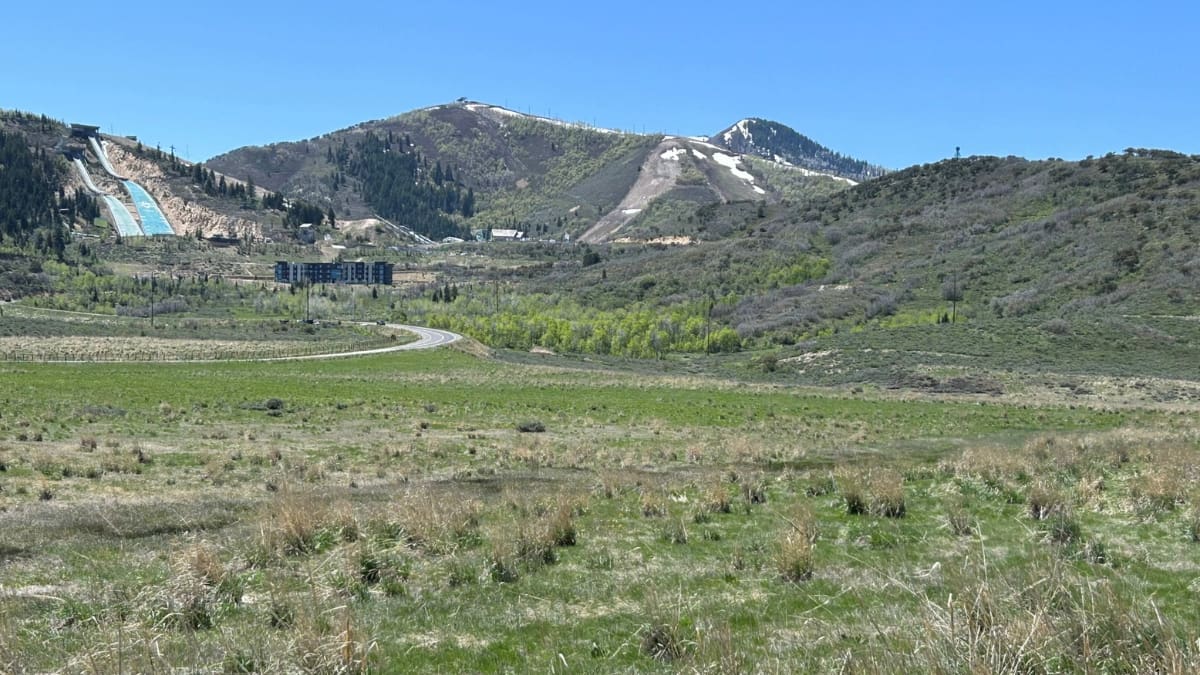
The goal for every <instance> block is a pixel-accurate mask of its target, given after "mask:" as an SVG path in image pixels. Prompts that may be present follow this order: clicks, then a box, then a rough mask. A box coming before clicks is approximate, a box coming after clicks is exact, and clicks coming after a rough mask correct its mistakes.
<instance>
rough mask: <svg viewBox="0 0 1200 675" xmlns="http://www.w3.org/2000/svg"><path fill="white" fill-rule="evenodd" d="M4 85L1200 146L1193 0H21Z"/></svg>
mask: <svg viewBox="0 0 1200 675" xmlns="http://www.w3.org/2000/svg"><path fill="white" fill-rule="evenodd" d="M0 16H3V25H4V26H5V27H6V28H7V29H8V30H6V31H4V32H5V37H6V39H5V40H4V41H0V64H3V65H0V108H7V109H13V108H16V109H21V110H28V111H32V112H37V113H45V114H47V115H50V116H52V117H56V118H59V119H64V120H67V121H70V122H84V123H92V124H99V125H101V126H102V127H103V129H104V131H106V132H112V133H119V134H136V135H138V136H139V137H140V138H141V139H142V140H143V141H145V142H148V143H150V144H156V143H157V144H161V145H162V146H163V147H164V149H165V148H166V147H167V146H169V145H172V144H173V145H174V146H175V147H176V150H177V152H179V154H181V155H184V156H186V157H188V158H190V159H201V160H202V159H206V158H208V157H210V156H212V155H215V154H219V153H221V152H224V151H227V150H231V149H233V148H236V147H239V146H242V145H248V144H265V143H270V142H274V141H284V140H296V139H302V138H308V137H311V136H316V135H319V134H321V133H324V132H327V131H332V130H335V129H339V128H342V127H346V126H349V125H352V124H354V123H356V122H360V121H363V120H368V119H376V118H381V117H388V116H391V115H395V114H399V113H402V112H405V111H408V110H411V109H413V108H419V107H424V106H427V105H433V104H437V103H443V102H447V101H450V100H453V99H455V98H458V97H459V96H466V97H468V98H471V99H475V100H480V101H486V102H489V103H495V104H500V105H507V106H508V107H510V108H513V109H516V110H522V111H529V112H534V113H537V114H541V115H547V114H549V115H552V116H554V117H561V118H563V119H567V120H572V121H586V122H589V123H593V124H597V125H600V126H607V127H616V128H621V129H629V130H637V131H663V132H667V133H678V134H689V135H691V134H711V133H715V132H717V131H719V130H721V129H722V128H724V127H726V126H728V125H730V124H732V123H733V122H736V121H737V120H739V119H741V118H743V117H751V116H753V117H765V118H769V119H774V120H778V121H780V122H783V123H785V124H787V125H789V126H791V127H793V128H795V129H796V130H798V131H799V132H801V133H803V134H806V135H808V136H810V137H812V138H813V139H814V140H816V141H818V142H820V143H823V144H825V145H827V146H829V147H831V148H833V149H834V150H837V151H839V152H842V153H844V154H848V155H852V156H855V157H859V158H862V159H866V160H869V161H872V162H876V163H879V164H883V165H885V166H888V167H891V168H900V167H904V166H908V165H911V164H916V163H922V162H930V161H936V160H938V159H941V158H943V157H947V156H950V155H952V154H953V153H954V148H955V146H962V148H963V152H964V154H995V155H1021V156H1026V157H1030V158H1044V157H1064V158H1068V159H1077V158H1082V157H1084V156H1086V155H1089V154H1095V155H1101V154H1103V153H1105V152H1109V151H1115V152H1119V151H1121V150H1123V149H1124V148H1126V147H1131V146H1132V147H1159V148H1171V149H1175V150H1180V151H1183V152H1188V153H1200V131H1198V130H1197V121H1198V120H1200V56H1198V52H1197V49H1196V47H1195V44H1196V40H1197V30H1198V29H1200V5H1198V4H1196V3H1187V2H1153V1H1150V2H1142V3H1132V2H1130V3H1124V2H1122V3H1117V2H1105V1H1103V0H1097V1H1093V2H1074V1H1071V2H1052V1H1051V0H1044V1H1043V2H1025V1H1024V0H1018V1H1013V2H988V3H972V2H954V3H951V2H923V1H921V0H913V1H910V2H905V3H898V2H872V1H863V2H856V3H837V2H829V1H828V0H826V1H825V2H820V3H806V2H775V1H774V0H768V1H765V2H758V3H708V2H689V3H675V2H659V3H654V2H646V1H645V0H643V1H642V2H626V1H624V0H621V1H614V2H604V3H594V4H584V3H547V2H523V3H494V2H489V3H476V2H460V3H454V4H450V3H404V2H400V3H384V2H378V3H374V2H362V1H360V0H343V1H341V2H336V3H333V2H329V3H308V2H293V3H278V4H275V3H269V4H259V3H254V2H241V3H231V2H224V1H223V0H217V1H215V2H207V3H205V2H188V3H174V2H145V1H144V0H132V1H123V2H119V3H117V2H113V3H105V2H101V3H95V2H89V3H78V2H74V1H73V0H69V1H67V2H59V3H44V2H43V3H27V2H20V3H9V4H8V6H6V7H5V9H4V10H3V12H2V13H0Z"/></svg>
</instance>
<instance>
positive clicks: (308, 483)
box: [0, 350, 1200, 672]
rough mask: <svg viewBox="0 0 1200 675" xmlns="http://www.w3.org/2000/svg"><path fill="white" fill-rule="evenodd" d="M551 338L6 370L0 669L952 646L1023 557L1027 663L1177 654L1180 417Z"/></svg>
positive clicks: (896, 656)
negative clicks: (750, 369)
mask: <svg viewBox="0 0 1200 675" xmlns="http://www.w3.org/2000/svg"><path fill="white" fill-rule="evenodd" d="M559 363H560V365H559V366H550V365H529V364H521V363H505V362H502V361H497V360H488V359H479V358H476V357H473V356H469V355H467V354H465V353H462V352H459V351H456V350H438V351H434V352H428V353H419V354H417V353H408V354H391V355H384V356H378V357H370V358H362V359H353V360H343V361H328V362H311V363H309V362H301V363H276V364H268V363H224V364H179V365H169V364H161V365H154V364H121V365H115V364H80V365H54V364H47V365H14V364H5V365H0V380H2V381H3V382H4V384H5V387H4V391H3V392H2V393H0V411H3V412H2V413H0V465H3V467H4V470H3V471H2V472H0V574H2V575H3V579H4V582H3V583H4V588H5V592H4V593H5V594H4V595H0V638H2V639H0V668H3V669H13V668H18V664H19V668H20V669H31V670H64V669H65V670H82V671H84V672H111V671H114V670H116V669H119V668H124V669H126V670H131V671H153V670H162V669H165V668H167V667H168V666H189V667H199V668H202V669H204V668H207V669H216V670H222V669H224V670H231V669H235V666H239V665H240V666H249V665H253V666H254V667H255V668H256V669H258V670H259V671H262V672H270V671H278V670H302V671H306V672H330V671H342V672H347V671H350V672H352V671H355V670H362V669H364V668H366V669H369V670H371V671H372V672H375V671H385V672H386V671H388V670H392V669H395V668H397V667H403V668H405V669H414V670H440V671H463V670H468V671H487V672H493V671H506V670H523V669H528V668H529V667H530V664H532V665H533V666H534V667H539V668H546V669H551V668H561V667H562V664H563V662H564V661H565V662H566V663H567V666H568V668H570V669H574V670H583V671H588V672H612V671H614V670H636V671H668V672H669V671H676V670H679V669H681V668H682V669H689V670H690V669H696V670H700V671H722V672H729V671H737V670H739V669H740V670H745V669H753V668H756V667H757V668H764V669H767V670H789V671H795V670H810V671H818V670H828V669H829V668H831V667H835V666H836V664H838V663H842V662H843V661H844V660H845V659H850V660H851V661H852V662H853V663H854V664H856V668H859V669H861V670H866V671H881V672H886V671H895V670H909V669H914V668H916V669H934V670H936V669H937V667H934V666H936V664H938V663H941V664H943V665H942V666H939V667H942V668H943V670H945V671H954V670H962V669H965V668H966V667H967V664H969V663H970V662H971V661H970V659H971V658H976V657H977V658H980V659H984V658H988V657H989V655H991V656H994V655H995V654H994V653H993V652H995V653H1001V652H1002V651H1003V649H1008V650H1010V652H1011V651H1015V650H1016V649H1017V647H1019V645H1020V642H1019V640H1018V641H1017V642H1016V643H1015V644H1014V643H1013V640H1014V639H1015V638H1011V636H1006V635H1005V634H1001V633H996V632H993V633H986V634H985V635H986V637H987V638H988V639H989V640H991V641H992V642H990V643H988V644H990V645H992V648H993V650H992V652H987V651H985V650H983V646H982V645H981V644H976V645H974V646H971V645H964V644H959V643H957V642H954V640H956V639H957V638H954V637H953V636H950V635H949V633H948V632H946V631H943V630H942V628H941V626H942V624H943V623H944V620H945V618H946V612H948V611H950V609H949V608H951V607H956V608H957V609H955V610H954V611H966V610H965V609H964V608H963V607H962V606H961V605H954V603H955V602H960V603H961V602H967V600H952V599H962V598H970V597H973V596H971V592H972V589H973V588H976V586H973V584H978V582H979V579H980V578H986V579H988V580H989V583H991V584H992V585H991V586H989V587H988V589H989V592H992V593H994V594H995V596H994V602H995V604H994V606H992V607H991V609H990V610H989V611H992V612H994V613H995V615H996V616H997V617H998V618H997V621H998V622H999V623H1005V624H1006V625H1007V624H1014V622H1019V621H1021V620H1022V619H1021V618H1020V617H1022V616H1027V614H1026V613H1025V609H1024V607H1025V606H1024V605H1021V604H1020V603H1019V602H1018V600H1016V599H1015V598H1016V596H1014V593H1017V591H1016V590H1013V589H1022V588H1026V585H1025V584H1026V581H1025V580H1026V579H1027V578H1034V577H1036V578H1042V579H1045V580H1046V581H1045V582H1044V585H1035V587H1034V588H1035V591H1036V593H1035V596H1033V597H1030V598H1029V599H1028V602H1031V603H1034V606H1039V605H1038V603H1043V604H1044V606H1045V609H1046V611H1045V614H1044V617H1045V619H1046V621H1047V622H1048V623H1047V625H1048V626H1053V628H1054V629H1053V630H1050V629H1047V631H1046V632H1044V633H1038V634H1037V642H1036V643H1035V644H1036V645H1037V646H1038V651H1037V652H1036V654H1033V655H1032V656H1030V658H1036V659H1042V660H1041V661H1037V663H1042V664H1043V666H1044V667H1045V668H1046V669H1049V670H1054V669H1056V668H1055V667H1053V666H1052V665H1048V664H1053V663H1071V662H1078V661H1077V659H1078V658H1079V652H1077V651H1073V650H1076V649H1077V648H1078V645H1077V644H1075V643H1073V642H1071V641H1070V639H1068V637H1067V634H1068V633H1069V632H1071V631H1076V632H1079V631H1083V633H1086V634H1088V635H1089V636H1092V637H1093V638H1094V639H1095V640H1096V644H1109V643H1111V644H1120V645H1121V647H1120V650H1119V653H1118V654H1117V657H1119V658H1117V660H1116V661H1113V662H1112V663H1114V664H1120V663H1127V662H1131V661H1130V659H1133V660H1135V661H1136V663H1137V664H1138V666H1139V667H1141V668H1145V667H1151V665H1152V660H1153V658H1155V657H1156V655H1157V654H1160V653H1166V652H1165V651H1163V650H1165V649H1168V648H1170V649H1176V650H1177V651H1178V652H1179V653H1180V654H1182V655H1183V657H1184V658H1185V659H1191V660H1190V661H1185V663H1191V664H1193V665H1194V664H1195V663H1196V654H1195V651H1194V647H1192V646H1189V645H1191V644H1192V643H1191V642H1188V640H1190V639H1193V638H1194V637H1195V636H1194V635H1190V634H1189V633H1188V630H1189V629H1188V627H1189V626H1192V627H1194V626H1195V625H1198V624H1197V618H1198V617H1197V615H1196V610H1195V608H1194V603H1191V602H1189V601H1188V598H1189V595H1188V594H1189V591H1188V590H1187V589H1188V584H1189V583H1191V579H1193V578H1194V576H1195V569H1194V565H1193V564H1191V563H1189V562H1187V561H1189V560H1191V559H1193V558H1194V553H1195V544H1194V543H1193V542H1192V541H1191V538H1190V537H1189V536H1188V534H1187V531H1188V529H1187V528H1188V523H1189V522H1190V520H1189V519H1190V518H1191V511H1190V509H1189V507H1188V506H1187V505H1186V504H1181V505H1179V506H1178V507H1177V508H1171V509H1166V508H1164V507H1162V506H1161V505H1162V504H1164V503H1165V502H1164V501H1163V500H1162V499H1161V498H1157V497H1154V495H1159V494H1174V492H1172V490H1176V489H1177V488H1174V487H1172V486H1173V485H1176V483H1172V482H1170V480H1168V479H1169V478H1170V477H1171V476H1175V475H1180V476H1194V475H1195V472H1196V471H1197V467H1196V464H1195V457H1196V450H1197V449H1200V448H1197V445H1196V429H1195V426H1194V424H1189V423H1187V419H1188V418H1181V417H1179V416H1178V415H1176V414H1174V413H1172V412H1169V411H1166V410H1163V411H1159V410H1156V409H1151V408H1143V409H1132V408H1130V409H1119V410H1105V409H1099V408H1096V409H1092V408H1087V407H1081V406H1075V407H1070V406H1058V405H1030V404H1029V403H1028V402H1022V401H1010V400H1008V399H1003V398H1002V399H998V400H993V401H986V402H984V401H978V400H973V399H961V400H960V399H955V398H952V397H951V398H947V399H945V400H932V399H913V400H907V399H904V398H899V397H891V396H886V395H879V394H875V395H870V396H867V395H864V396H846V395H839V394H836V393H835V392H831V391H821V390H813V389H796V388H785V387H779V386H775V385H768V384H747V383H739V382H736V381H726V380H720V379H712V378H703V377H695V376H678V375H658V376H656V375H650V374H647V373H646V372H641V373H637V376H636V377H633V375H634V373H632V372H630V371H627V370H619V369H615V368H597V367H595V364H591V365H590V366H589V367H587V368H575V367H570V366H571V364H570V362H566V361H562V362H559ZM580 365H588V364H580ZM273 399H277V401H273ZM530 420H536V421H540V422H542V423H543V424H544V426H545V428H546V431H545V432H543V433H522V432H520V431H518V430H517V426H518V425H519V424H521V423H524V422H528V421H530ZM35 436H36V437H38V438H40V440H36V439H35ZM1121 458H1125V459H1124V460H1122V459H1121ZM885 468H890V469H891V471H890V472H888V471H883V469H885ZM831 476H832V477H831ZM1151 476H1158V477H1159V478H1155V479H1154V480H1153V481H1151V480H1150V478H1148V477H1151ZM833 477H836V480H834V478H833ZM847 480H857V481H859V482H861V483H862V484H863V485H865V486H866V488H865V490H866V499H867V501H868V502H869V503H875V502H873V501H872V500H874V499H876V498H877V497H879V496H881V495H885V494H894V490H895V489H897V488H899V489H900V490H901V492H900V494H901V495H902V498H903V500H904V505H905V508H904V515H903V517H886V516H885V515H883V514H884V513H885V511H884V510H880V509H868V512H867V513H866V514H863V515H850V514H848V513H847V511H846V508H845V500H844V495H843V494H842V492H841V491H842V490H845V489H846V487H845V486H848V485H850V483H847V482H846V481H847ZM1096 480H1100V481H1101V484H1102V486H1103V488H1102V489H1094V488H1086V489H1085V487H1083V486H1085V485H1093V484H1095V482H1096ZM1039 481H1040V482H1039ZM1035 483H1036V484H1037V485H1042V484H1046V485H1049V486H1051V487H1053V488H1054V489H1055V490H1058V491H1060V493H1061V494H1063V495H1065V496H1066V499H1067V502H1066V503H1068V504H1069V505H1070V506H1071V509H1072V510H1071V516H1072V517H1073V518H1074V519H1075V521H1076V522H1077V523H1078V526H1079V532H1080V533H1081V534H1080V536H1079V538H1078V540H1076V541H1074V542H1072V543H1069V544H1047V541H1048V540H1047V537H1048V536H1049V534H1048V532H1049V530H1048V529H1047V528H1048V527H1049V525H1048V524H1047V523H1048V522H1049V521H1034V520H1032V519H1031V518H1030V517H1029V516H1028V507H1027V505H1026V504H1025V503H1024V501H1025V499H1026V498H1027V496H1028V494H1029V493H1030V490H1032V489H1033V488H1034V487H1035ZM1182 485H1184V486H1186V485H1187V483H1182ZM888 490H892V491H893V492H891V493H889V492H888ZM47 494H48V495H49V498H48V499H46V498H43V496H44V495H47ZM1183 494H1184V498H1185V499H1187V498H1191V497H1188V495H1189V494H1190V493H1188V492H1187V490H1186V487H1185V488H1184V491H1183ZM747 495H754V496H755V499H754V500H750V499H748V497H747ZM892 498H893V499H894V497H892ZM648 503H649V504H655V505H657V506H656V507H655V509H653V510H647V508H646V504H648ZM714 505H715V506H714ZM1156 505H1158V506H1156ZM951 512H962V513H964V514H965V517H966V518H967V519H968V520H969V522H970V525H971V527H970V533H969V534H965V535H964V534H961V533H958V532H955V531H954V529H953V528H951V527H950V526H949V524H948V523H949V520H948V516H949V514H950V513H951ZM646 513H650V515H646ZM891 513H892V514H893V515H896V512H894V511H892V512H891ZM798 524H805V525H804V529H803V530H800V531H803V532H806V533H815V535H814V538H813V540H812V541H813V543H812V545H811V562H812V576H811V578H809V579H807V580H805V579H802V578H801V579H798V580H794V581H789V580H787V579H784V578H782V577H781V565H783V563H782V562H781V561H780V556H781V555H783V549H782V548H781V547H782V546H783V542H785V541H786V540H787V538H788V537H789V536H791V535H792V533H793V531H794V530H793V528H795V527H797V526H798ZM564 532H573V533H574V536H573V537H568V536H565V535H564V534H563V533H564ZM805 536H808V535H807V534H806V535H805ZM554 542H557V543H558V544H560V545H557V546H555V545H554ZM572 542H573V544H572ZM1096 542H1099V544H1097V543H1096ZM1101 547H1102V548H1101ZM1098 550H1102V551H1103V553H1104V555H1103V556H1098V555H1097V553H1096V551H1098ZM1089 556H1090V557H1089ZM982 570H986V574H982V575H981V571H982ZM1089 589H1091V590H1089ZM1097 589H1099V590H1097ZM1105 593H1108V595H1104V594H1105ZM1088 594H1091V595H1088ZM1147 598H1153V599H1154V603H1155V604H1154V605H1153V606H1151V605H1150V604H1149V602H1148V600H1147ZM948 603H949V604H948ZM1087 603H1102V604H1103V607H1105V608H1106V609H1105V612H1106V613H1105V614H1103V615H1102V614H1099V613H1097V614H1094V615H1092V616H1090V618H1089V616H1087V615H1086V613H1085V612H1084V610H1087V609H1088V608H1089V607H1091V606H1092V605H1089V604H1087ZM1096 606H1100V605H1096ZM1156 608H1157V611H1159V612H1160V613H1161V614H1162V616H1163V621H1164V623H1163V624H1161V625H1159V624H1156V623H1155V620H1154V619H1153V616H1154V614H1153V612H1154V611H1155V609H1156ZM968 609H969V608H968ZM1105 617H1113V618H1111V619H1109V618H1105ZM1106 621H1107V623H1105V622H1106ZM1122 622H1123V623H1122ZM1014 625H1015V624H1014ZM1148 630H1154V631H1157V633H1155V634H1156V635H1157V636H1158V637H1156V638H1155V639H1156V640H1159V641H1160V642H1158V643H1157V644H1159V647H1158V648H1156V649H1150V648H1148V647H1146V646H1145V645H1144V644H1139V643H1137V642H1136V640H1133V637H1136V636H1137V635H1142V634H1143V633H1142V632H1139V631H1148ZM981 635H984V634H981ZM1131 636H1133V637H1131ZM1122 640H1124V642H1122ZM155 644H157V645H158V647H157V648H155V647H154V646H153V645H155ZM1002 648H1003V649H1002ZM972 650H974V651H972ZM159 653H161V654H162V656H158V655H157V654H159ZM1005 653H1007V652H1005ZM656 654H657V656H656ZM939 659H940V660H939ZM1056 659H1057V660H1056ZM1071 659H1076V661H1071ZM1121 659H1124V660H1121ZM1117 667H1118V666H1116V665H1114V666H1113V668H1117ZM1135 669H1137V668H1135Z"/></svg>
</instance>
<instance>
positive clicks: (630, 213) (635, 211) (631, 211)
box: [621, 209, 642, 216]
mask: <svg viewBox="0 0 1200 675" xmlns="http://www.w3.org/2000/svg"><path fill="white" fill-rule="evenodd" d="M641 212H642V210H641V209H621V213H624V214H625V215H627V216H635V215H637V214H639V213H641Z"/></svg>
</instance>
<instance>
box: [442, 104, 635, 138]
mask: <svg viewBox="0 0 1200 675" xmlns="http://www.w3.org/2000/svg"><path fill="white" fill-rule="evenodd" d="M463 107H464V108H466V109H467V110H470V111H471V112H481V111H482V112H492V113H496V114H498V115H504V116H505V117H520V118H525V119H530V120H537V121H539V122H545V123H547V124H553V125H555V126H559V127H567V128H569V129H587V130H589V131H595V132H598V133H602V134H621V133H624V132H622V131H618V130H616V129H605V128H604V127H594V126H592V125H590V124H583V123H581V122H565V121H563V120H558V119H554V118H553V117H542V116H541V115H530V114H527V113H523V112H517V111H516V110H509V109H508V108H501V107H500V106H498V105H489V104H487V103H466V104H463Z"/></svg>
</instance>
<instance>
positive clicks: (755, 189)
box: [750, 185, 767, 195]
mask: <svg viewBox="0 0 1200 675" xmlns="http://www.w3.org/2000/svg"><path fill="white" fill-rule="evenodd" d="M750 187H752V188H754V191H755V192H757V193H758V194H760V195H765V194H767V191H766V190H764V189H762V188H760V187H758V186H757V185H751V186H750Z"/></svg>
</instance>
